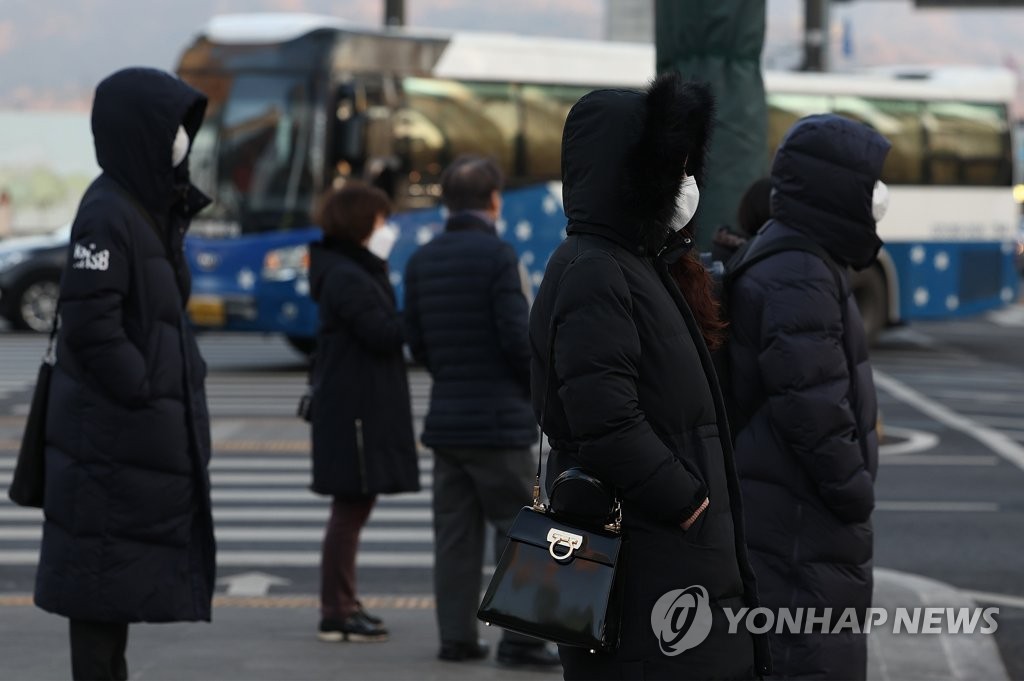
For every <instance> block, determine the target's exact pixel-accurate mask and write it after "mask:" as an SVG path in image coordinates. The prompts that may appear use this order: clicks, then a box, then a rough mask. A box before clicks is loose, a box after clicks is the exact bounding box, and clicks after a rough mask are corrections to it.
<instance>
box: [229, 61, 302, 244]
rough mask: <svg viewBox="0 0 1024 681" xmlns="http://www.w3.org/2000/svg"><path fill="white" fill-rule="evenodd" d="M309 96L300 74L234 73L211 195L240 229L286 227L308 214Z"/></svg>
mask: <svg viewBox="0 0 1024 681" xmlns="http://www.w3.org/2000/svg"><path fill="white" fill-rule="evenodd" d="M309 99H310V98H309V94H308V85H307V83H306V81H305V79H303V78H301V77H297V76H292V75H263V74H243V75H239V76H237V77H236V78H235V81H234V85H233V87H232V89H231V94H230V96H229V98H228V100H227V102H226V104H225V106H224V109H223V112H222V115H221V117H220V121H219V124H220V138H219V155H218V172H217V175H218V178H217V186H216V191H215V194H214V199H215V202H216V203H217V204H220V206H221V207H222V208H223V209H225V210H226V211H227V212H228V213H229V214H231V215H240V216H241V217H242V228H243V231H265V230H271V229H287V228H289V227H292V226H294V224H298V223H299V222H302V221H304V220H307V219H308V213H309V206H310V204H311V201H312V195H313V175H312V173H311V172H310V168H309V160H308V156H309V148H310V135H311V132H312V131H311V128H312V117H311V115H310V104H309ZM262 216H267V217H266V219H262Z"/></svg>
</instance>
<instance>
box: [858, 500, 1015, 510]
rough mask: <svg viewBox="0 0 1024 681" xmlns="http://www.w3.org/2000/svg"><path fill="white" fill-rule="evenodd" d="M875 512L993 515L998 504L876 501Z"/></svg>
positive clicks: (985, 502)
mask: <svg viewBox="0 0 1024 681" xmlns="http://www.w3.org/2000/svg"><path fill="white" fill-rule="evenodd" d="M875 510H876V511H901V512H910V513H915V512H916V513H995V512H997V511H998V510H999V504H995V503H992V502H989V501H878V502H875Z"/></svg>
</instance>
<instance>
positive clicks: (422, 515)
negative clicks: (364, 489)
mask: <svg viewBox="0 0 1024 681" xmlns="http://www.w3.org/2000/svg"><path fill="white" fill-rule="evenodd" d="M328 516H330V508H329V507H328V506H327V502H326V500H324V505H323V506H321V507H319V508H252V507H242V508H231V507H227V508H225V507H216V506H215V507H214V509H213V521H214V523H221V522H240V521H241V522H257V521H258V522H275V521H276V522H306V521H308V522H319V523H323V522H327V518H328ZM433 517H434V516H433V512H432V511H431V510H430V508H429V507H426V506H420V507H415V506H413V507H410V508H393V507H392V508H388V507H387V506H384V507H377V508H374V509H373V513H372V514H371V515H370V522H371V523H372V522H376V521H381V522H419V523H429V522H430V521H432V520H433ZM0 521H3V522H6V521H35V522H39V523H41V522H43V512H42V511H40V510H37V509H34V508H15V507H13V506H0Z"/></svg>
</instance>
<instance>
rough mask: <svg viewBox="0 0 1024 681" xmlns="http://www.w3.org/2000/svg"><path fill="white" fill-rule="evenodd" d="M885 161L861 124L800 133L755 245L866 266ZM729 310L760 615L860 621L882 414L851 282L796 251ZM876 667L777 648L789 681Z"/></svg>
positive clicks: (799, 641) (777, 259)
mask: <svg viewBox="0 0 1024 681" xmlns="http://www.w3.org/2000/svg"><path fill="white" fill-rule="evenodd" d="M888 148H889V143H888V142H887V141H886V140H885V139H884V138H882V137H881V136H880V135H878V134H877V133H876V132H874V131H872V130H870V129H869V128H867V127H865V126H863V125H861V124H860V123H854V122H852V121H849V120H846V119H842V118H839V117H836V116H812V117H809V118H807V119H804V120H803V121H802V122H799V123H798V124H797V125H796V126H795V127H794V128H793V129H792V130H791V131H790V132H789V134H788V135H787V137H786V139H785V140H784V141H783V143H782V145H781V147H780V148H779V151H778V154H777V156H776V158H775V161H774V166H773V168H772V187H773V194H772V217H773V218H774V219H773V220H771V221H769V222H768V223H767V224H766V225H765V226H764V227H763V228H762V229H761V231H760V236H759V237H758V238H759V239H764V240H765V241H766V242H768V243H770V242H771V241H772V240H774V239H777V238H782V237H785V236H790V237H792V236H794V235H798V236H802V237H804V238H806V239H809V240H812V241H814V242H816V243H817V244H819V245H820V246H821V247H822V248H824V249H825V250H826V251H827V252H828V253H829V254H830V255H831V256H832V258H833V259H834V260H835V261H836V262H837V263H838V264H839V265H851V266H855V267H864V266H865V265H867V264H869V263H870V262H871V261H872V260H873V259H874V257H875V255H876V254H877V252H878V248H879V246H880V245H881V242H880V241H879V240H878V237H877V236H876V234H875V222H874V219H873V218H872V213H871V194H872V189H873V186H874V183H875V181H876V180H877V179H878V177H879V175H880V173H881V170H882V162H883V160H884V159H885V155H886V153H887V151H888ZM766 246H767V244H766ZM844 274H845V272H844ZM840 305H842V306H844V307H845V308H846V318H847V325H846V326H845V327H844V326H843V315H842V308H841V307H840ZM730 310H731V317H732V325H731V337H730V341H729V346H730V352H731V359H732V371H733V391H734V394H735V395H736V398H737V401H738V403H739V405H740V408H741V409H742V410H743V412H744V413H748V414H751V417H750V420H749V422H748V424H747V425H746V427H745V428H744V429H743V430H742V431H740V432H739V433H738V435H737V438H736V464H737V468H738V471H739V475H740V479H741V482H742V489H743V500H744V508H745V510H746V524H747V541H748V544H749V547H750V555H751V560H752V562H753V564H754V570H755V572H756V573H757V583H758V590H759V593H760V596H761V601H762V605H765V606H767V607H769V608H772V609H777V608H797V607H817V608H818V609H819V612H820V610H821V609H822V608H824V607H830V608H832V609H833V612H834V613H836V617H837V618H838V616H839V613H840V612H841V610H842V609H844V608H856V609H857V610H858V611H860V612H861V614H863V611H864V610H865V609H866V608H867V607H869V605H870V603H871V591H872V578H871V559H872V531H871V511H872V509H873V508H874V479H875V474H876V471H877V468H878V437H877V434H876V432H875V422H876V420H877V402H876V398H875V388H874V384H873V382H872V376H871V365H870V363H869V361H868V350H867V344H866V341H865V337H864V329H863V323H862V322H861V319H860V315H859V313H858V311H857V305H856V302H855V300H854V298H853V295H852V291H851V288H850V285H849V281H844V282H843V290H842V291H838V290H836V283H835V278H834V277H833V275H832V273H831V271H830V270H829V268H828V266H827V265H826V264H825V263H824V262H823V261H822V260H821V259H820V258H818V257H817V256H815V255H812V254H810V253H806V252H803V251H787V252H783V253H779V254H776V255H773V256H770V257H768V258H767V259H765V260H763V261H761V262H760V263H757V264H755V265H753V266H752V267H751V268H750V269H749V270H747V271H746V272H745V273H744V274H743V275H742V276H740V278H739V279H738V280H737V282H736V284H735V285H734V286H733V288H732V292H731V297H730ZM848 358H849V361H848ZM848 366H852V367H853V369H852V374H851V372H850V369H849V368H848ZM866 654H867V641H866V637H865V636H859V635H854V634H850V633H844V634H835V635H815V634H810V635H795V636H794V635H789V634H784V635H782V636H774V637H773V638H772V660H773V665H774V667H775V672H776V673H777V674H778V675H779V676H780V677H784V678H822V679H825V678H828V679H855V678H864V676H865V674H866Z"/></svg>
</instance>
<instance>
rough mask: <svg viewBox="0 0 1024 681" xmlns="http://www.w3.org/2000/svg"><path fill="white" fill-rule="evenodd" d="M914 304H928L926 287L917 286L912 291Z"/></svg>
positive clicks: (922, 305)
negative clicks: (917, 287)
mask: <svg viewBox="0 0 1024 681" xmlns="http://www.w3.org/2000/svg"><path fill="white" fill-rule="evenodd" d="M914 304H915V305H917V306H918V307H924V306H925V305H927V304H928V289H926V288H919V289H917V290H916V291H914Z"/></svg>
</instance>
